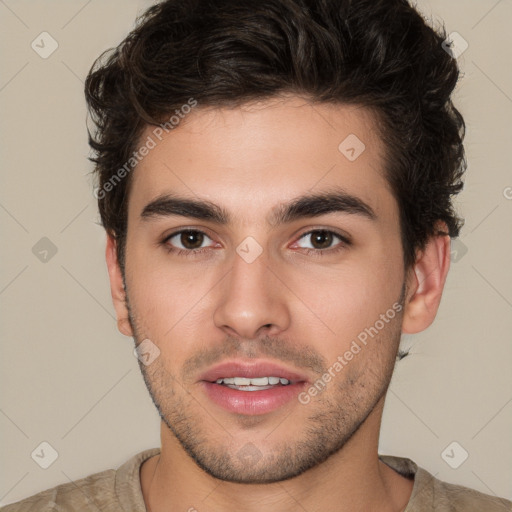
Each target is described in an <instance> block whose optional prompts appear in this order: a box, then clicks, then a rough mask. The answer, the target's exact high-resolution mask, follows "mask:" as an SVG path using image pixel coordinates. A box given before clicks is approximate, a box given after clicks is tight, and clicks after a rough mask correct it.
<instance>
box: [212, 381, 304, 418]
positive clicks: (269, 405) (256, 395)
mask: <svg viewBox="0 0 512 512" xmlns="http://www.w3.org/2000/svg"><path fill="white" fill-rule="evenodd" d="M202 384H203V386H204V390H205V392H206V394H207V395H208V397H209V398H210V399H211V400H212V401H213V402H215V403H216V404H217V405H220V406H221V407H223V408H224V409H226V410H228V411H230V412H235V413H238V414H248V415H256V414H266V413H268V412H272V411H275V410H276V409H279V407H282V406H283V405H285V404H287V403H288V402H290V401H291V400H293V399H295V400H297V402H298V398H297V397H298V395H299V393H300V392H301V391H302V390H303V388H304V386H305V383H304V382H300V383H297V384H288V385H287V386H276V387H275V388H271V389H263V390H261V391H239V390H238V389H231V388H228V387H227V386H224V385H222V384H216V383H215V382H206V381H203V382H202Z"/></svg>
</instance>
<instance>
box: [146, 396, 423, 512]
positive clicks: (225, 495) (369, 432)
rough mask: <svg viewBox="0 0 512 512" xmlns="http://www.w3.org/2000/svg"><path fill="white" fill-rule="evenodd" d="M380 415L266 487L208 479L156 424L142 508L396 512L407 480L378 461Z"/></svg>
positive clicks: (375, 413) (406, 489)
mask: <svg viewBox="0 0 512 512" xmlns="http://www.w3.org/2000/svg"><path fill="white" fill-rule="evenodd" d="M382 405H383V404H382ZM381 416H382V407H381V408H376V409H374V411H373V412H372V414H371V415H370V416H368V418H367V420H366V421H365V422H364V424H363V425H361V427H360V428H359V430H358V431H357V432H356V433H355V434H354V435H353V436H352V438H351V439H350V440H349V441H348V442H347V443H346V444H345V446H344V447H343V448H342V449H341V450H340V451H338V452H337V453H335V454H333V455H331V456H330V457H329V458H328V459H327V460H326V461H325V462H323V463H321V464H319V465H318V466H316V467H314V468H312V469H309V470H308V471H306V472H304V473H302V474H301V475H299V476H296V477H294V478H292V479H289V480H285V481H282V482H275V483H270V484H240V483H233V482H225V481H222V480H218V479H216V478H214V477H212V476H211V475H209V474H207V473H206V472H205V471H203V470H202V469H201V468H199V467H198V466H197V464H196V463H195V462H194V461H193V460H192V459H191V457H190V456H189V455H188V454H187V453H186V452H185V451H184V450H183V448H182V446H181V445H180V443H179V442H178V440H177V439H176V438H175V437H174V435H173V434H172V432H170V431H169V429H168V428H167V426H166V425H165V424H163V423H162V426H161V439H162V448H161V453H160V455H157V456H155V457H152V458H151V459H149V460H148V461H146V462H145V463H144V464H143V466H142V468H141V486H142V493H143V496H144V501H145V503H146V507H147V509H148V511H150V512H160V511H167V512H168V511H170V510H187V511H191V512H194V511H200V510H204V509H206V508H207V509H208V510H210V511H214V512H217V511H218V512H220V511H222V512H232V511H233V512H234V511H239V510H244V511H247V512H257V511H260V510H262V509H264V510H267V511H269V512H273V511H279V512H292V511H296V510H297V509H298V508H299V509H303V510H337V511H339V512H348V511H351V512H354V511H367V510H379V511H381V512H388V511H389V512H399V511H402V510H404V508H405V507H406V506H407V502H408V500H409V497H410V495H411V492H412V486H413V482H412V481H410V480H408V479H406V478H404V477H402V476H401V475H399V474H398V473H396V472H395V471H394V470H392V469H391V468H389V467H388V466H386V465H385V464H384V463H383V462H381V461H380V460H379V458H378V433H379V428H380V420H381Z"/></svg>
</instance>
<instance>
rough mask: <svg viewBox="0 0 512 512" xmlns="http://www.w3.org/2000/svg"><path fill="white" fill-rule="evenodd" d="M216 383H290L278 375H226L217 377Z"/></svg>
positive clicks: (255, 384) (251, 384)
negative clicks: (248, 376)
mask: <svg viewBox="0 0 512 512" xmlns="http://www.w3.org/2000/svg"><path fill="white" fill-rule="evenodd" d="M215 382H216V384H227V385H234V386H269V385H270V386H275V385H276V384H279V383H281V384H282V385H283V386H286V385H287V384H290V381H289V380H288V379H282V378H279V377H255V378H252V379H248V378H247V377H226V378H222V379H217V380H216V381H215Z"/></svg>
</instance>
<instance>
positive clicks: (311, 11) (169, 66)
mask: <svg viewBox="0 0 512 512" xmlns="http://www.w3.org/2000/svg"><path fill="white" fill-rule="evenodd" d="M445 39H446V32H445V29H444V27H441V28H437V29H435V28H433V27H431V26H430V25H429V24H428V23H427V21H426V20H425V19H424V18H423V17H422V16H421V15H420V14H419V12H418V11H417V10H416V9H415V8H414V7H413V6H411V5H410V4H409V3H408V2H407V1H406V0H258V1H257V2H254V1H253V0H187V1H186V2H184V1H181V0H166V1H163V2H161V3H158V4H156V5H154V6H151V7H150V8H149V9H147V11H145V12H144V13H143V14H142V15H141V16H140V17H139V18H138V20H137V24H136V27H135V28H134V30H133V31H131V32H130V33H129V34H128V36H127V37H126V38H125V39H124V40H123V41H122V42H121V44H119V46H117V47H116V48H113V49H110V50H107V51H106V52H104V53H103V54H102V55H101V56H100V57H99V58H98V59H97V60H96V61H95V63H94V64H93V66H92V68H91V70H90V72H89V74H88V76H87V79H86V82H85V95H86V100H87V105H88V109H89V113H90V115H91V118H92V119H93V121H94V123H95V129H94V133H91V132H90V131H89V144H90V146H91V148H92V150H93V152H94V156H93V157H91V158H90V160H92V161H93V162H94V163H95V168H94V172H95V173H96V175H97V179H98V185H99V187H103V186H104V185H105V184H106V183H107V182H108V181H109V180H110V179H111V178H112V176H113V175H114V174H115V173H116V171H117V170H118V169H119V168H120V167H121V166H122V165H123V164H124V163H125V162H126V161H127V160H128V159H129V158H130V156H131V154H132V153H133V151H134V150H135V149H136V148H137V144H138V141H139V138H140V136H141V133H142V131H143V130H144V128H145V127H147V126H148V124H149V125H158V124H160V123H161V122H162V121H163V120H164V119H168V118H169V115H172V113H173V112H174V111H175V110H176V109H179V108H180V107H181V106H182V105H183V104H186V103H187V101H188V100H189V99H190V98H191V97H192V98H194V99H195V100H197V102H198V103H199V106H200V107H201V106H209V107H219V108H222V107H225V106H231V107H232V106H238V105H242V104H244V103H246V102H249V101H251V100H257V99H265V98H271V97H273V96H277V95H279V94H281V93H292V94H297V95H301V96H305V97H308V98H310V99H311V100H312V101H314V102H326V103H339V104H354V105H362V106H365V107H368V108H369V109H371V110H372V112H374V113H375V116H376V119H377V125H378V129H379V134H380V136H381V138H382V140H383V142H384V145H385V148H386V154H385V173H386V174H385V175H386V179H387V181H388V183H389V184H390V189H391V190H392V192H393V195H394V197H395V199H396V201H397V203H398V207H399V211H400V227H401V235H402V245H403V253H404V263H405V265H406V266H409V265H411V264H413V263H414V261H415V256H416V251H417V250H418V249H422V248H424V246H425V243H426V241H427V240H428V238H429V237H430V236H434V235H436V234H449V235H450V236H451V237H456V236H458V234H459V230H460V227H461V226H462V220H461V219H460V218H459V217H458V216H457V215H456V213H455V211H454V208H453V205H452V199H453V196H455V195H456V194H457V193H459V192H460V190H461V189H462V186H463V183H462V176H463V173H464V171H465V169H466V161H465V156H464V147H463V139H464V132H465V124H464V120H463V118H462V116H461V114H460V113H459V112H458V110H457V109H456V108H455V107H454V105H453V103H452V101H451V94H452V92H453V90H454V88H455V86H456V84H457V81H458V78H459V70H458V67H457V62H456V60H455V59H454V58H452V57H451V56H450V55H449V54H448V53H447V52H446V51H445V50H444V49H443V47H442V42H443V41H444V40H445ZM130 183H131V175H130V174H128V175H127V176H126V178H125V179H123V180H122V181H121V182H120V183H118V184H117V185H116V186H115V187H112V190H110V191H109V192H108V193H107V194H102V197H101V198H98V206H99V212H100V216H101V221H102V224H103V226H104V227H105V229H106V230H107V232H108V233H109V234H110V235H112V236H114V237H115V239H116V241H117V242H118V243H117V248H118V258H119V262H120V264H121V268H122V269H124V257H125V255H124V248H125V237H126V230H127V202H128V196H129V191H130ZM437 221H443V222H445V223H446V226H447V228H448V233H445V232H442V233H439V232H438V231H436V229H437V228H436V226H437Z"/></svg>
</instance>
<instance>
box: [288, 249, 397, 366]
mask: <svg viewBox="0 0 512 512" xmlns="http://www.w3.org/2000/svg"><path fill="white" fill-rule="evenodd" d="M373 262H374V263H373V264H371V265H370V264H368V265H367V264H362V262H361V261H360V262H359V263H361V264H355V263H354V264H351V265H347V266H346V267H344V268H338V269H337V270H333V269H329V271H328V272H326V271H325V269H324V270H323V271H322V270H314V271H313V270H312V271H308V272H304V273H303V274H302V276H301V278H300V279H297V280H296V281H295V286H294V288H293V289H294V292H295V293H296V294H297V296H298V297H300V298H301V300H302V301H303V303H304V304H305V305H307V307H308V309H309V311H308V313H307V314H306V315H305V317H304V315H302V316H303V317H304V320H303V321H302V322H301V323H302V325H300V326H299V327H298V328H299V329H300V332H304V333H309V334H308V335H307V339H308V340H310V343H316V344H317V347H316V348H317V350H319V351H322V352H324V354H325V355H326V356H327V357H331V358H334V359H336V357H337V355H339V354H340V353H343V352H344V351H345V350H347V349H348V348H349V346H350V344H351V342H352V341H353V340H355V339H357V337H358V336H359V335H360V333H364V331H365V329H367V328H370V327H371V326H374V325H375V323H376V322H377V321H379V319H380V318H381V315H382V314H384V315H385V314H386V312H387V311H389V310H390V309H391V313H392V315H393V317H395V310H393V305H394V304H395V303H396V301H397V300H398V299H399V296H400V291H401V287H402V279H401V269H400V266H396V265H395V266H389V267H388V266H387V265H386V264H385V262H384V261H383V259H382V258H381V261H379V262H376V261H375V260H373ZM395 307H396V305H395ZM296 314H297V312H296ZM297 318H299V315H297ZM390 323H391V322H389V323H386V329H384V330H383V332H382V335H383V336H385V332H384V331H386V332H387V331H388V327H389V324H390ZM379 325H380V322H379ZM363 336H364V334H363Z"/></svg>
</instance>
